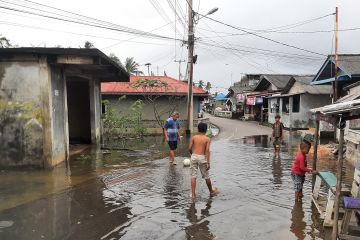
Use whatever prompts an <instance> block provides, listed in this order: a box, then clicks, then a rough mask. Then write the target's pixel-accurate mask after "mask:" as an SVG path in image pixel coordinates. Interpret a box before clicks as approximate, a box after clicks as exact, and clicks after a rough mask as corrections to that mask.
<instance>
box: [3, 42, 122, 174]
mask: <svg viewBox="0 0 360 240" xmlns="http://www.w3.org/2000/svg"><path fill="white" fill-rule="evenodd" d="M109 80H111V81H129V76H128V74H127V73H126V71H125V70H124V69H123V68H122V67H120V66H119V65H117V64H116V63H114V62H113V61H112V60H111V59H110V58H108V57H107V56H106V55H105V54H104V53H102V52H101V51H100V50H98V49H76V48H0V166H26V165H33V166H38V167H53V166H55V165H56V164H58V163H61V162H63V161H64V160H66V159H68V157H69V144H71V143H85V144H97V143H99V142H100V137H101V128H100V117H101V114H100V109H101V108H100V107H101V106H100V83H101V82H106V81H109Z"/></svg>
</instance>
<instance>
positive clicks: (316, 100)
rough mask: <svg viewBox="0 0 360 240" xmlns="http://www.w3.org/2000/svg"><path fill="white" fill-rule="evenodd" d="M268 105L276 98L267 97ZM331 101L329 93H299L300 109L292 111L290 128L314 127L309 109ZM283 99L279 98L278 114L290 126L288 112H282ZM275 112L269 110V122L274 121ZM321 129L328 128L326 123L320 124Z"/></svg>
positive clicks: (275, 100)
mask: <svg viewBox="0 0 360 240" xmlns="http://www.w3.org/2000/svg"><path fill="white" fill-rule="evenodd" d="M269 100H270V101H269V102H270V105H269V106H272V104H273V103H276V102H277V98H271V99H269ZM330 103H331V98H330V96H329V95H311V94H301V95H300V111H299V112H298V113H292V128H295V129H296V128H313V127H315V122H314V120H315V118H314V116H313V115H312V113H311V112H310V109H312V108H317V107H321V106H325V105H328V104H330ZM282 107H283V101H282V98H281V100H280V107H279V110H280V111H279V115H280V116H281V121H282V122H283V124H284V126H285V127H286V128H290V114H289V113H285V112H282ZM275 116H276V112H269V123H271V124H273V123H274V122H275ZM322 126H323V127H322V128H323V129H322V130H329V129H328V128H329V127H328V126H327V125H326V124H322Z"/></svg>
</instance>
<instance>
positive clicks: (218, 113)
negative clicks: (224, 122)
mask: <svg viewBox="0 0 360 240" xmlns="http://www.w3.org/2000/svg"><path fill="white" fill-rule="evenodd" d="M214 115H215V116H216V117H223V118H231V117H232V112H231V111H215V112H214Z"/></svg>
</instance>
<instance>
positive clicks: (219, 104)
mask: <svg viewBox="0 0 360 240" xmlns="http://www.w3.org/2000/svg"><path fill="white" fill-rule="evenodd" d="M227 100H228V98H227V97H226V95H225V94H223V93H219V94H217V95H216V96H215V97H214V99H213V106H212V109H213V110H214V111H215V110H216V109H219V108H221V110H222V111H226V110H228V109H227V105H226V102H227Z"/></svg>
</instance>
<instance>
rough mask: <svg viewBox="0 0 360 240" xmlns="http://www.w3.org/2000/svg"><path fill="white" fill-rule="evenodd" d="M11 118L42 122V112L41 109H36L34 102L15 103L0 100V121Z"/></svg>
mask: <svg viewBox="0 0 360 240" xmlns="http://www.w3.org/2000/svg"><path fill="white" fill-rule="evenodd" d="M9 117H15V118H16V119H18V120H30V119H32V118H35V119H36V120H38V121H39V122H41V120H42V112H41V109H40V108H36V107H34V103H32V102H13V101H6V100H3V99H0V121H3V120H4V119H6V118H9Z"/></svg>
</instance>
